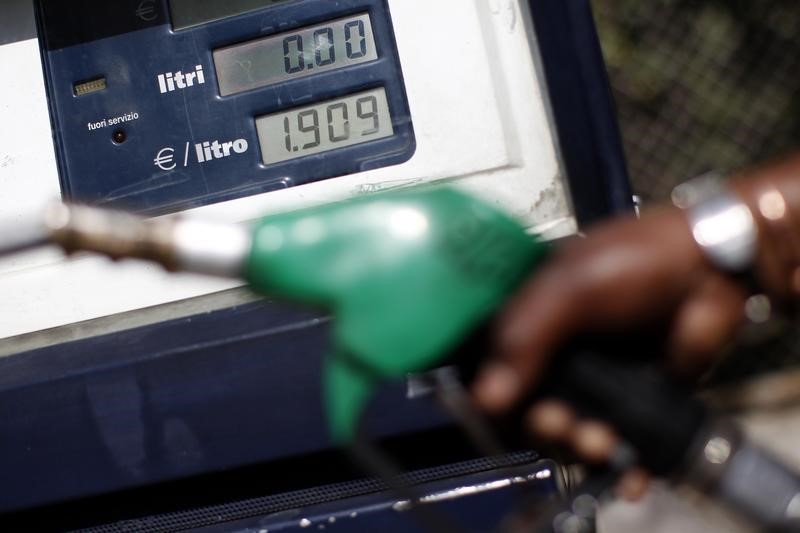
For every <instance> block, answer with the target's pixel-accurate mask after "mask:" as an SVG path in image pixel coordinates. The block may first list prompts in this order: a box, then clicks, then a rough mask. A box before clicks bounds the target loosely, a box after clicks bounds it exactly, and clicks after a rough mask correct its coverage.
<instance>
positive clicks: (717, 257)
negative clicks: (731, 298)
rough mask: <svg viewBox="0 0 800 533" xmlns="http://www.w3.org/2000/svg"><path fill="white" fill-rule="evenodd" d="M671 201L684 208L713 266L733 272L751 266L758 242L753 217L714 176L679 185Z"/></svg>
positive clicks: (738, 271)
mask: <svg viewBox="0 0 800 533" xmlns="http://www.w3.org/2000/svg"><path fill="white" fill-rule="evenodd" d="M679 199H684V200H688V201H687V202H679V201H676V200H679ZM673 201H674V202H675V203H676V204H677V205H678V206H679V207H682V208H684V209H685V210H686V216H687V218H688V221H689V226H690V227H691V230H692V235H693V237H694V240H695V242H697V244H698V246H700V248H702V250H703V252H704V253H705V255H706V257H707V258H708V259H709V261H711V263H712V264H713V265H714V266H716V267H717V268H719V269H720V270H723V271H726V272H733V273H741V272H745V271H747V270H749V269H750V267H752V265H753V262H754V261H755V257H756V248H757V243H758V227H757V226H756V221H755V218H754V217H753V213H752V212H751V211H750V208H749V207H748V206H747V204H745V203H744V202H743V201H742V200H741V199H740V198H739V197H738V196H737V195H736V194H734V193H733V192H731V191H730V189H728V188H727V186H726V185H725V183H724V182H723V181H722V180H721V179H720V178H719V177H718V175H714V176H704V177H700V178H698V179H697V180H692V181H689V182H686V183H683V184H681V185H679V186H678V187H676V189H675V191H674V192H673Z"/></svg>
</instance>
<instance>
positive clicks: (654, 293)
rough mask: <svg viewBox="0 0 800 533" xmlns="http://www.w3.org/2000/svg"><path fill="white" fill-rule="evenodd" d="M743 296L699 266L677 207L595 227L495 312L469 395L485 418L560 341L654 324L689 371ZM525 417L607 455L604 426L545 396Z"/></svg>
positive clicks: (534, 428) (730, 328)
mask: <svg viewBox="0 0 800 533" xmlns="http://www.w3.org/2000/svg"><path fill="white" fill-rule="evenodd" d="M746 296H747V293H746V292H745V290H744V289H743V288H742V287H741V286H739V285H738V284H737V283H736V282H735V281H733V280H732V278H730V277H729V276H726V275H725V274H721V273H719V272H718V271H716V270H715V269H714V268H713V267H712V266H711V265H710V264H708V263H707V261H706V260H705V258H704V257H703V255H702V253H701V251H700V249H699V248H698V246H697V245H696V244H695V242H694V240H693V239H692V237H691V233H690V230H689V227H688V225H687V223H686V219H685V215H684V214H683V213H682V212H680V211H679V210H677V209H664V210H660V211H658V212H655V213H651V214H648V215H646V216H644V217H643V218H642V219H641V220H635V219H633V218H630V219H623V220H616V221H613V222H611V223H608V224H605V225H603V226H601V227H597V228H596V229H595V230H593V231H591V232H590V233H589V234H588V235H587V237H586V238H585V239H578V240H575V241H572V242H571V243H569V244H567V245H565V246H564V247H563V248H562V249H561V250H560V251H559V252H558V253H557V254H556V256H555V257H554V258H553V259H552V260H551V261H550V262H549V264H548V265H546V266H545V267H544V268H543V269H542V270H540V271H539V272H538V273H537V274H536V275H535V276H534V277H533V278H532V279H531V280H530V281H529V282H528V283H527V285H526V286H525V287H524V288H523V289H522V290H521V291H520V292H519V294H518V295H517V296H516V297H515V298H514V300H513V301H512V302H511V303H510V305H509V306H508V307H507V309H506V310H505V312H504V313H503V314H502V315H501V316H500V319H499V320H498V322H497V331H496V344H495V350H496V351H495V353H494V354H493V357H492V358H491V360H490V361H489V363H488V364H487V365H486V366H485V367H484V369H483V371H482V372H481V373H480V374H479V378H478V380H477V382H476V384H475V387H474V395H475V398H476V400H477V402H478V404H479V406H480V407H482V408H483V409H484V410H486V411H488V412H489V413H490V414H502V413H504V412H507V411H509V410H510V409H512V408H513V407H514V406H515V405H516V404H517V403H518V402H520V401H522V400H523V398H524V397H525V396H527V395H528V393H529V391H530V390H531V389H532V388H533V387H535V386H536V384H537V382H538V380H540V379H541V378H542V376H543V372H544V371H545V369H546V365H547V362H548V360H549V359H550V358H551V357H552V356H553V354H554V353H556V352H557V351H558V349H559V348H560V347H561V346H562V345H563V344H565V343H566V342H567V341H568V340H569V339H570V338H573V337H574V336H576V335H583V334H593V335H596V334H607V335H619V336H624V335H626V333H630V332H631V331H633V330H636V329H637V328H649V327H651V326H653V325H654V324H666V325H667V327H666V329H667V335H666V344H665V346H666V354H665V355H666V356H667V358H668V361H669V362H670V363H671V365H672V366H673V367H674V368H675V370H676V371H677V372H679V373H681V374H689V373H693V372H696V371H698V370H700V369H701V368H703V367H704V366H705V365H706V364H707V363H708V362H710V360H712V359H713V357H714V356H715V355H716V354H717V353H718V352H719V350H720V348H721V347H723V346H724V345H725V344H726V343H727V342H728V341H729V340H730V339H731V337H732V336H733V334H734V332H735V331H736V329H737V328H738V327H739V325H740V323H741V322H742V317H743V310H744V303H745V300H746ZM526 423H527V426H528V428H529V429H530V430H531V432H533V433H534V434H536V435H537V436H538V437H539V438H540V439H546V440H549V441H552V442H554V443H559V444H567V445H569V446H571V447H573V448H574V449H575V451H576V452H577V453H578V454H579V455H580V456H582V457H583V458H584V459H586V460H588V461H591V462H600V461H603V460H605V459H606V458H608V457H609V456H610V454H611V453H612V451H613V448H614V444H615V442H616V437H615V435H614V434H613V431H612V430H611V428H609V427H607V426H605V425H604V424H602V423H600V422H598V421H593V420H581V419H580V418H579V417H578V415H577V414H576V413H574V412H573V411H572V410H571V409H570V407H569V406H567V405H565V404H562V403H560V402H557V401H555V400H553V401H545V402H540V403H538V404H536V405H533V406H531V407H530V409H529V410H528V414H527V416H526ZM645 480H646V478H645V477H644V475H643V473H641V472H634V473H631V474H630V475H629V476H627V477H626V478H625V479H624V481H623V483H622V485H621V489H622V492H623V493H624V494H625V495H626V496H628V497H631V498H634V497H637V496H638V495H639V493H640V492H641V491H642V489H643V488H644V487H646V481H645Z"/></svg>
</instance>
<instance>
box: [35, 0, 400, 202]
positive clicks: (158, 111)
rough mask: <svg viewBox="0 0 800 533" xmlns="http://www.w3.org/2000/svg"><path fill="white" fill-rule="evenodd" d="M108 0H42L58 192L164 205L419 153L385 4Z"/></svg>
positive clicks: (238, 194)
mask: <svg viewBox="0 0 800 533" xmlns="http://www.w3.org/2000/svg"><path fill="white" fill-rule="evenodd" d="M105 4H106V3H105V2H102V1H101V0H90V1H87V2H81V3H78V4H73V3H70V4H65V3H63V2H59V1H58V0H40V2H39V6H38V8H39V25H40V28H41V34H42V36H43V39H42V47H43V58H44V64H45V77H46V84H47V91H48V97H49V103H50V113H51V118H52V121H53V124H54V126H55V127H54V130H55V136H54V137H55V144H56V153H57V161H58V164H59V168H60V178H61V189H62V193H63V194H64V196H66V197H68V198H70V199H73V200H76V201H81V202H86V203H90V204H94V205H106V206H124V207H126V208H128V209H133V210H135V211H138V212H141V213H145V214H161V213H167V212H174V211H180V210H185V209H188V208H192V207H199V206H203V205H207V204H212V203H217V202H222V201H226V200H232V199H236V198H242V197H246V196H252V195H255V194H259V193H264V192H269V191H274V190H278V189H285V188H288V187H293V186H295V185H301V184H304V183H309V182H314V181H319V180H325V179H329V178H334V177H339V176H343V175H349V174H354V173H358V172H363V171H365V170H373V169H377V168H381V167H385V166H389V165H394V164H398V163H402V162H404V161H407V160H408V159H409V158H411V156H412V155H413V154H414V152H415V149H416V142H415V137H414V131H413V124H412V119H411V115H410V111H409V106H408V102H407V97H406V90H405V85H404V80H403V75H402V71H401V68H400V63H399V58H398V50H397V44H396V42H395V39H394V32H393V27H392V18H391V15H390V12H389V8H388V5H387V1H386V0H345V1H340V2H329V1H326V0H292V1H287V0H283V1H275V0H247V1H239V2H230V3H228V2H226V3H224V4H223V3H210V2H186V1H172V2H155V1H150V2H123V4H125V5H122V4H120V5H115V6H114V8H113V9H111V8H109V7H108V6H107V5H105ZM129 4H130V5H129ZM134 4H137V5H136V6H135V5H134ZM143 6H144V7H146V8H147V9H142V7H143ZM128 7H130V9H128ZM131 15H132V16H131Z"/></svg>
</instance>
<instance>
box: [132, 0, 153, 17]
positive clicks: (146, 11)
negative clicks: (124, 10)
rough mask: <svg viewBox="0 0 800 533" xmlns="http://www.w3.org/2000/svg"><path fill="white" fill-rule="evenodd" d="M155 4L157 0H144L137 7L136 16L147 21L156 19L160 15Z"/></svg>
mask: <svg viewBox="0 0 800 533" xmlns="http://www.w3.org/2000/svg"><path fill="white" fill-rule="evenodd" d="M155 4H156V2H155V0H142V2H141V3H140V4H139V7H138V9H136V16H137V17H139V18H140V19H142V20H143V21H145V22H152V21H154V20H155V19H156V18H157V17H158V14H157V13H156V6H155Z"/></svg>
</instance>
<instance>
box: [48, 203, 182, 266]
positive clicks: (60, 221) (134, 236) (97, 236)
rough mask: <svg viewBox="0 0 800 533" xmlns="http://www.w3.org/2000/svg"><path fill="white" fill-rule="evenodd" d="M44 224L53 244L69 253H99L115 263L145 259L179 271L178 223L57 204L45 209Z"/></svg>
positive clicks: (118, 212)
mask: <svg viewBox="0 0 800 533" xmlns="http://www.w3.org/2000/svg"><path fill="white" fill-rule="evenodd" d="M44 222H45V227H46V229H47V231H48V232H49V234H50V240H51V242H53V243H55V244H58V245H60V246H61V247H62V248H63V249H64V251H66V252H67V253H74V252H80V251H87V252H97V253H101V254H103V255H107V256H109V257H111V258H112V259H122V258H127V257H132V258H138V259H146V260H149V261H155V262H156V263H159V264H161V265H163V266H164V267H165V268H166V269H168V270H171V271H175V270H179V269H180V265H179V261H178V258H177V257H176V254H175V252H176V250H175V246H174V238H173V235H174V231H175V224H176V222H175V221H172V220H148V219H144V218H141V217H138V216H136V215H132V214H129V213H124V212H120V211H110V210H104V209H96V208H92V207H85V206H76V205H64V204H54V205H51V206H49V207H48V208H47V209H46V211H45V216H44Z"/></svg>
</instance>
